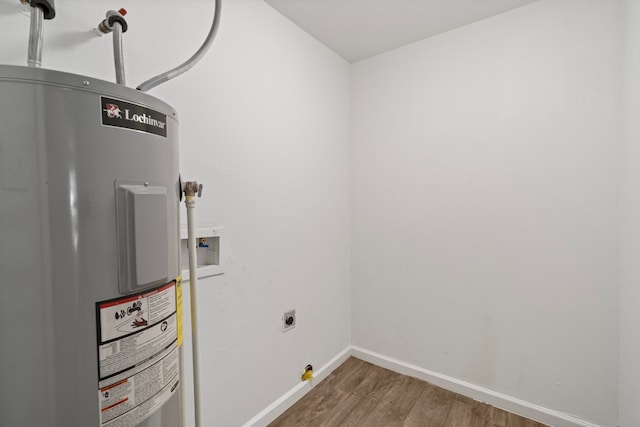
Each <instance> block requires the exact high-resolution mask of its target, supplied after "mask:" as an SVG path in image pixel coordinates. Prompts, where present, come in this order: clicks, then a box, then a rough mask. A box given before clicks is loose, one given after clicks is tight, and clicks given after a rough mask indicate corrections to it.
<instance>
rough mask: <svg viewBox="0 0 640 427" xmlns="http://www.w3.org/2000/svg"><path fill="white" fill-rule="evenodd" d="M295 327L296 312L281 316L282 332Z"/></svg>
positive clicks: (288, 312)
mask: <svg viewBox="0 0 640 427" xmlns="http://www.w3.org/2000/svg"><path fill="white" fill-rule="evenodd" d="M295 327H296V311H295V310H291V311H286V312H285V313H284V315H283V316H282V332H287V331H290V330H291V329H293V328H295Z"/></svg>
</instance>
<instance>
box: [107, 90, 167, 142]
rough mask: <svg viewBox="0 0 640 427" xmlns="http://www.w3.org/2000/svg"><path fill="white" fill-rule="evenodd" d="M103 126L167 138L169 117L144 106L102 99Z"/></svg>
mask: <svg viewBox="0 0 640 427" xmlns="http://www.w3.org/2000/svg"><path fill="white" fill-rule="evenodd" d="M100 99H101V105H102V124H103V125H105V126H115V127H119V128H125V129H132V130H138V131H141V132H147V133H152V134H154V135H158V136H162V137H165V138H166V137H167V115H166V114H162V113H160V112H158V111H155V110H152V109H150V108H146V107H143V106H142V105H138V104H132V103H130V102H125V101H121V100H119V99H113V98H106V97H104V96H101V97H100Z"/></svg>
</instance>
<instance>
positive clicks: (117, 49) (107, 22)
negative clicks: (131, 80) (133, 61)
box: [98, 9, 129, 86]
mask: <svg viewBox="0 0 640 427" xmlns="http://www.w3.org/2000/svg"><path fill="white" fill-rule="evenodd" d="M126 14H127V11H126V9H120V10H118V11H115V10H109V11H107V15H106V17H105V18H104V19H103V20H102V21H101V22H100V23H99V24H98V34H108V33H110V32H113V59H114V63H115V67H116V82H117V83H118V84H119V85H123V86H125V85H126V79H125V72H124V50H123V49H122V34H123V33H126V32H127V30H128V29H129V26H128V25H127V21H126V20H125V19H124V16H125V15H126Z"/></svg>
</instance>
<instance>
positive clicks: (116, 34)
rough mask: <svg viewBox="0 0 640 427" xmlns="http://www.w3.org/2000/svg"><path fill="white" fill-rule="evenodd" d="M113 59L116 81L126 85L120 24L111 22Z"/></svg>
mask: <svg viewBox="0 0 640 427" xmlns="http://www.w3.org/2000/svg"><path fill="white" fill-rule="evenodd" d="M113 59H114V61H115V64H116V83H118V84H119V85H122V86H126V85H127V81H126V78H125V73H124V50H123V49H122V24H120V22H118V21H116V22H114V23H113Z"/></svg>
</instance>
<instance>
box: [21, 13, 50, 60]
mask: <svg viewBox="0 0 640 427" xmlns="http://www.w3.org/2000/svg"><path fill="white" fill-rule="evenodd" d="M20 1H21V3H29V5H31V18H30V23H29V48H28V51H27V65H28V66H29V67H33V68H40V66H41V65H42V44H43V26H42V21H43V19H53V18H55V16H56V8H55V3H54V1H53V0H30V1H27V0H20Z"/></svg>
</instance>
